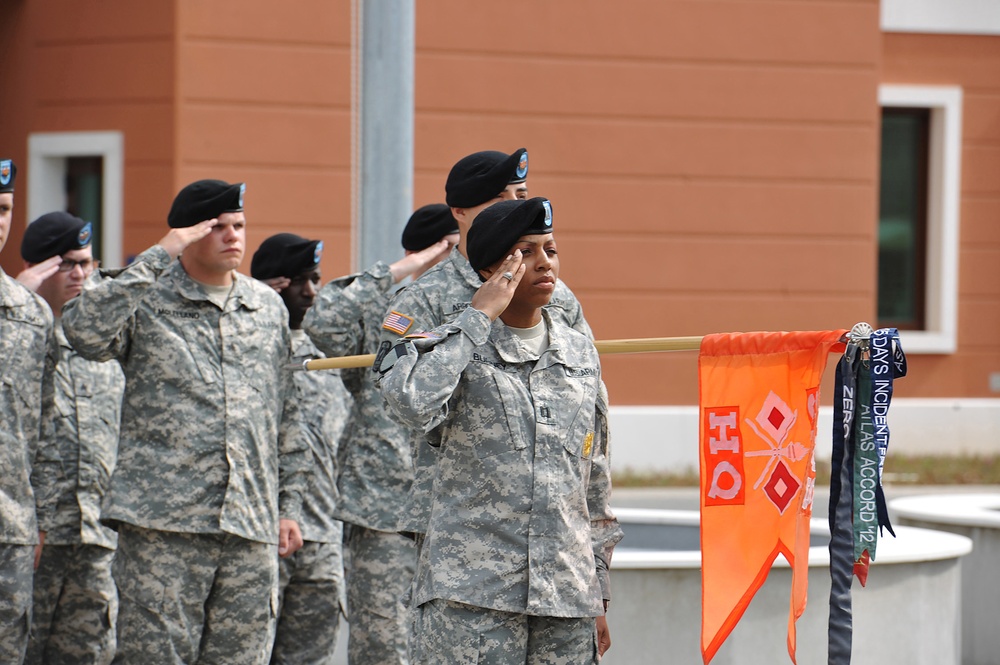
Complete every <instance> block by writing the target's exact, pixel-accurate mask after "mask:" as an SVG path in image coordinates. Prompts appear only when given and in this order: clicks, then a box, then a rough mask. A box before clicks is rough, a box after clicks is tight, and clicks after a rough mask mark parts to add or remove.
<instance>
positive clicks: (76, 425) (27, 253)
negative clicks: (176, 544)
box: [18, 212, 125, 665]
mask: <svg viewBox="0 0 1000 665" xmlns="http://www.w3.org/2000/svg"><path fill="white" fill-rule="evenodd" d="M91 235H92V234H91V226H90V223H89V222H85V221H83V220H82V219H80V218H78V217H74V216H73V215H70V214H69V213H65V212H52V213H49V214H47V215H42V216H41V217H39V218H38V219H36V220H35V221H34V222H32V223H31V224H29V225H28V228H27V230H26V231H25V233H24V238H23V239H22V241H21V258H22V259H24V261H25V268H26V270H25V271H24V272H23V273H21V274H20V275H18V280H19V281H22V282H24V281H25V280H26V279H29V280H31V281H30V282H29V283H31V284H32V285H34V281H35V280H37V279H38V278H40V277H42V276H43V275H46V274H47V273H50V274H47V276H45V277H43V278H42V279H41V280H40V281H39V282H38V283H37V288H36V289H35V290H36V291H37V293H38V294H39V295H41V296H42V297H43V298H45V301H46V302H47V303H48V304H49V306H50V307H51V308H52V311H53V312H54V313H56V315H57V316H56V339H57V341H58V343H59V365H58V367H57V368H56V375H55V405H56V410H55V413H54V414H53V417H52V418H49V419H47V420H46V421H45V422H43V423H42V434H41V443H40V444H39V453H38V456H37V458H36V460H35V466H34V468H33V469H32V474H31V479H32V484H33V485H35V492H36V494H37V495H41V494H42V492H43V491H45V489H44V488H46V487H48V488H53V489H54V490H55V496H52V497H47V499H46V501H45V503H47V504H50V505H53V506H55V510H54V511H50V512H48V513H42V512H39V515H38V528H39V538H40V539H41V541H42V545H43V547H42V554H41V558H40V560H39V564H38V569H37V570H36V571H35V583H34V610H33V615H34V616H33V618H32V621H31V636H30V639H29V641H28V655H27V658H26V659H25V662H26V663H30V664H32V665H35V664H37V665H42V664H43V663H52V664H57V663H100V664H103V665H107V663H110V662H111V659H112V658H113V657H114V654H115V621H116V620H117V617H118V592H117V590H116V589H115V583H114V580H113V579H112V578H111V562H112V560H113V559H114V554H115V548H116V547H117V544H118V537H117V534H115V532H114V531H112V530H111V529H109V528H108V527H106V526H104V525H102V524H101V523H100V516H101V498H102V497H103V496H104V494H105V493H106V492H107V489H108V484H109V482H110V480H111V472H112V471H113V469H114V467H115V458H116V457H117V455H118V420H119V417H120V412H121V400H122V392H123V391H124V389H125V377H124V375H123V374H122V370H121V366H119V364H118V363H116V362H107V363H95V362H92V361H90V360H86V359H84V358H81V357H80V356H79V355H77V354H76V352H75V351H73V349H72V347H70V345H69V342H68V341H67V340H66V335H65V334H64V333H63V329H62V325H61V319H60V318H59V316H58V314H59V313H60V312H62V307H63V305H64V304H65V303H66V302H67V301H68V300H70V299H71V298H74V297H76V296H77V295H79V294H80V291H81V290H82V288H83V282H84V280H85V279H87V277H88V276H89V275H90V274H91V273H92V272H93V270H94V267H95V262H94V260H93V254H92V251H91V246H90V241H91ZM54 257H55V258H58V259H60V261H59V263H52V264H51V267H46V262H47V261H49V260H50V259H52V258H54ZM53 270H54V272H51V271H53Z"/></svg>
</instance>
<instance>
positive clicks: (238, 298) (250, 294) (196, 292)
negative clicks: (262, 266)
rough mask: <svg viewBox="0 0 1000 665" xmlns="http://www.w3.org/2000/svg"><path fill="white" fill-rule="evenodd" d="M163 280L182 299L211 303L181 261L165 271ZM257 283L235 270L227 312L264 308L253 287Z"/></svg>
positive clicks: (175, 262)
mask: <svg viewBox="0 0 1000 665" xmlns="http://www.w3.org/2000/svg"><path fill="white" fill-rule="evenodd" d="M163 278H164V279H165V280H169V283H171V284H172V285H173V286H174V288H175V289H176V291H177V293H179V294H180V295H181V296H182V297H184V298H186V299H188V300H192V301H196V302H197V301H200V300H204V301H206V302H211V301H210V300H209V298H208V294H207V293H205V289H203V288H202V287H201V284H199V283H198V282H196V281H195V280H194V279H192V278H191V276H190V275H189V274H188V273H187V271H186V270H184V266H183V265H182V264H181V262H180V261H174V262H173V263H172V264H170V267H168V268H167V269H166V270H165V271H164V276H163ZM255 281H256V280H252V279H251V278H250V277H247V276H246V275H243V274H241V273H238V272H236V271H235V270H234V271H233V290H232V291H231V292H230V294H229V300H228V301H227V302H226V310H227V311H230V310H234V309H237V308H239V307H240V306H243V307H246V308H247V309H260V308H261V307H263V306H264V303H263V301H262V300H261V297H260V295H259V294H258V293H256V292H255V290H254V288H253V286H252V282H255ZM268 288H270V287H268Z"/></svg>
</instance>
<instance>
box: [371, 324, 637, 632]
mask: <svg viewBox="0 0 1000 665" xmlns="http://www.w3.org/2000/svg"><path fill="white" fill-rule="evenodd" d="M544 317H545V320H546V324H547V326H548V339H549V346H548V348H547V349H546V350H545V351H543V352H542V355H541V357H539V356H537V355H534V354H533V353H532V352H531V351H530V350H528V349H527V347H525V346H524V345H523V344H522V343H521V342H520V340H518V339H517V337H516V336H515V335H513V333H511V332H510V330H509V329H508V328H507V327H506V326H504V324H503V323H502V322H501V321H499V320H497V321H496V322H493V323H492V325H491V322H490V320H489V318H488V317H486V316H485V315H484V314H482V313H481V312H479V311H477V310H475V309H472V308H469V309H467V310H465V311H464V312H463V313H462V314H460V315H459V316H458V317H457V318H455V319H454V320H453V321H452V322H451V323H448V324H445V325H442V326H439V327H438V328H435V329H434V330H433V331H431V332H429V333H425V334H419V333H418V334H417V335H415V336H413V337H408V338H406V339H405V340H404V341H403V342H402V343H401V344H400V346H399V347H397V348H396V349H394V351H393V352H392V353H390V354H389V355H387V356H386V357H385V359H384V360H383V362H382V363H381V364H380V366H379V371H381V372H384V374H383V376H382V379H381V387H382V394H383V395H384V396H385V398H386V401H387V403H388V404H389V406H390V408H391V409H392V410H393V411H394V412H395V413H397V414H398V415H399V417H400V418H401V419H402V420H403V421H404V422H406V423H407V424H409V425H410V426H411V427H413V428H414V429H419V430H421V431H427V432H433V433H434V434H435V435H436V436H437V437H439V438H440V442H441V447H440V449H439V454H438V458H437V462H436V465H435V473H434V484H433V492H432V502H433V503H432V508H431V512H430V520H429V522H428V528H427V534H426V539H425V540H424V544H423V547H422V549H421V558H420V562H419V564H418V568H417V577H416V592H415V598H414V602H415V603H416V604H418V605H419V604H422V603H425V602H427V601H429V600H433V599H435V598H443V599H447V600H453V601H457V602H462V603H467V604H470V605H476V606H480V607H488V608H492V609H496V610H502V611H507V612H521V613H527V614H532V615H541V616H558V617H586V616H598V615H600V614H603V612H604V609H603V603H602V597H603V598H610V593H609V592H610V584H609V580H608V566H609V565H610V560H611V552H612V550H613V548H614V545H615V544H616V543H617V542H618V541H619V540H620V539H621V536H622V533H621V529H620V527H619V525H618V521H617V520H616V519H615V517H614V515H613V514H612V512H611V509H610V507H609V506H608V498H609V496H610V492H611V477H610V468H609V461H608V438H607V437H608V431H607V421H606V419H604V418H603V417H602V415H601V413H600V412H599V410H598V408H597V404H598V401H599V400H600V396H601V393H602V389H601V369H600V361H599V359H598V355H597V350H596V349H595V348H594V345H593V342H592V341H590V340H589V339H588V338H587V337H586V336H584V335H582V334H580V333H578V332H576V331H574V330H572V329H570V328H568V327H567V326H565V325H564V324H562V323H561V322H560V321H558V320H556V319H555V317H554V316H552V314H551V313H550V312H545V313H544ZM393 363H394V364H393Z"/></svg>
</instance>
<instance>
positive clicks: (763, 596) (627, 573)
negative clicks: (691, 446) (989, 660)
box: [601, 509, 1000, 665]
mask: <svg viewBox="0 0 1000 665" xmlns="http://www.w3.org/2000/svg"><path fill="white" fill-rule="evenodd" d="M615 512H616V514H617V515H618V518H619V519H620V520H621V521H622V524H623V528H624V529H625V533H626V536H625V540H624V541H622V544H621V546H620V547H619V548H618V549H617V550H616V552H615V557H614V561H613V563H612V567H611V568H612V584H613V595H614V599H613V602H612V604H611V609H610V611H609V615H608V621H609V623H610V626H611V634H612V642H613V645H612V648H611V651H609V652H608V654H607V655H606V656H605V658H604V659H603V660H602V661H601V662H602V665H625V664H627V665H643V664H646V663H649V664H650V665H652V664H656V665H662V664H663V663H684V664H687V663H692V664H693V663H700V662H701V652H700V646H699V645H700V639H701V638H700V636H701V570H700V564H701V554H700V552H699V548H698V512H697V511H672V510H644V509H616V511H615ZM896 533H897V535H898V538H896V539H893V538H891V537H888V538H885V539H883V540H881V541H880V542H879V548H878V560H877V561H876V562H875V565H874V567H873V569H872V571H871V574H870V576H869V578H868V586H867V587H866V588H861V586H860V585H859V584H855V585H854V594H853V605H854V651H853V653H854V660H855V662H858V663H907V664H908V665H960V663H961V662H962V661H961V644H960V630H961V593H960V586H961V567H960V558H961V557H963V556H964V555H966V554H968V553H969V552H970V551H971V549H972V544H971V542H970V541H969V539H968V538H965V537H962V536H958V535H954V534H950V533H942V532H937V531H930V530H926V529H918V528H913V527H905V526H900V527H899V528H897V529H896ZM828 539H829V532H828V529H827V525H826V522H825V521H823V520H813V539H812V544H813V547H812V548H811V550H810V556H809V563H810V572H809V606H808V607H807V609H806V612H805V614H804V615H803V616H802V618H801V619H799V621H798V624H797V632H798V650H797V656H798V662H799V664H800V665H810V664H813V663H825V662H826V659H827V619H828V609H827V607H828V604H827V603H828V597H829V592H830V573H829V560H830V559H829V553H828V551H827V548H826V543H827V542H828ZM674 543H679V544H680V548H678V547H677V546H676V545H675V544H674ZM790 590H791V569H790V568H789V567H788V565H787V563H786V562H785V560H784V558H782V557H780V556H779V557H778V559H777V561H776V563H775V565H774V567H773V568H772V570H771V573H770V576H769V577H768V580H767V582H766V583H765V585H764V586H763V588H761V589H760V591H758V593H757V595H756V596H755V597H754V600H753V602H752V603H751V604H750V607H749V608H748V609H747V611H746V613H745V614H744V616H743V619H742V620H741V621H740V623H739V625H738V626H737V627H736V629H735V630H734V631H733V633H732V634H731V635H730V636H729V639H728V640H727V641H726V643H725V644H724V645H723V647H722V649H721V650H720V651H719V653H718V654H717V655H716V657H715V659H714V660H713V661H712V663H713V665H730V664H732V665H756V664H758V663H759V664H761V665H765V664H766V665H775V663H789V662H791V661H790V659H789V658H788V652H787V649H786V646H785V636H786V630H787V621H788V603H789V594H790ZM992 616H993V617H994V620H995V617H996V616H997V615H996V614H993V615H992ZM996 653H1000V651H994V654H996Z"/></svg>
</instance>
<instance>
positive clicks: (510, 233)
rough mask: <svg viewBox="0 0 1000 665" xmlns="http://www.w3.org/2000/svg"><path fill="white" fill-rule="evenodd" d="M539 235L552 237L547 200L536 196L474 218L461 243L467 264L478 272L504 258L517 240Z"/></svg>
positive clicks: (502, 203)
mask: <svg viewBox="0 0 1000 665" xmlns="http://www.w3.org/2000/svg"><path fill="white" fill-rule="evenodd" d="M542 233H552V204H551V203H550V202H549V200H548V199H543V198H542V197H540V196H538V197H535V198H533V199H528V200H527V201H520V200H519V201H500V202H499V203H494V204H493V205H491V206H490V207H489V208H486V209H485V210H483V211H482V212H481V213H479V214H478V215H476V219H475V220H473V222H472V228H471V229H469V237H468V238H466V240H465V251H466V252H467V253H468V255H469V263H471V264H472V267H473V269H474V270H475V271H476V272H479V271H480V270H482V269H484V268H489V267H490V266H491V265H493V264H494V263H496V262H497V261H499V260H500V259H502V258H504V257H505V256H507V255H508V254H509V253H510V248H511V247H513V246H514V245H515V244H516V243H517V240H518V238H520V237H521V236H530V235H537V234H542ZM480 279H482V276H480ZM484 281H485V280H484Z"/></svg>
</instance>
